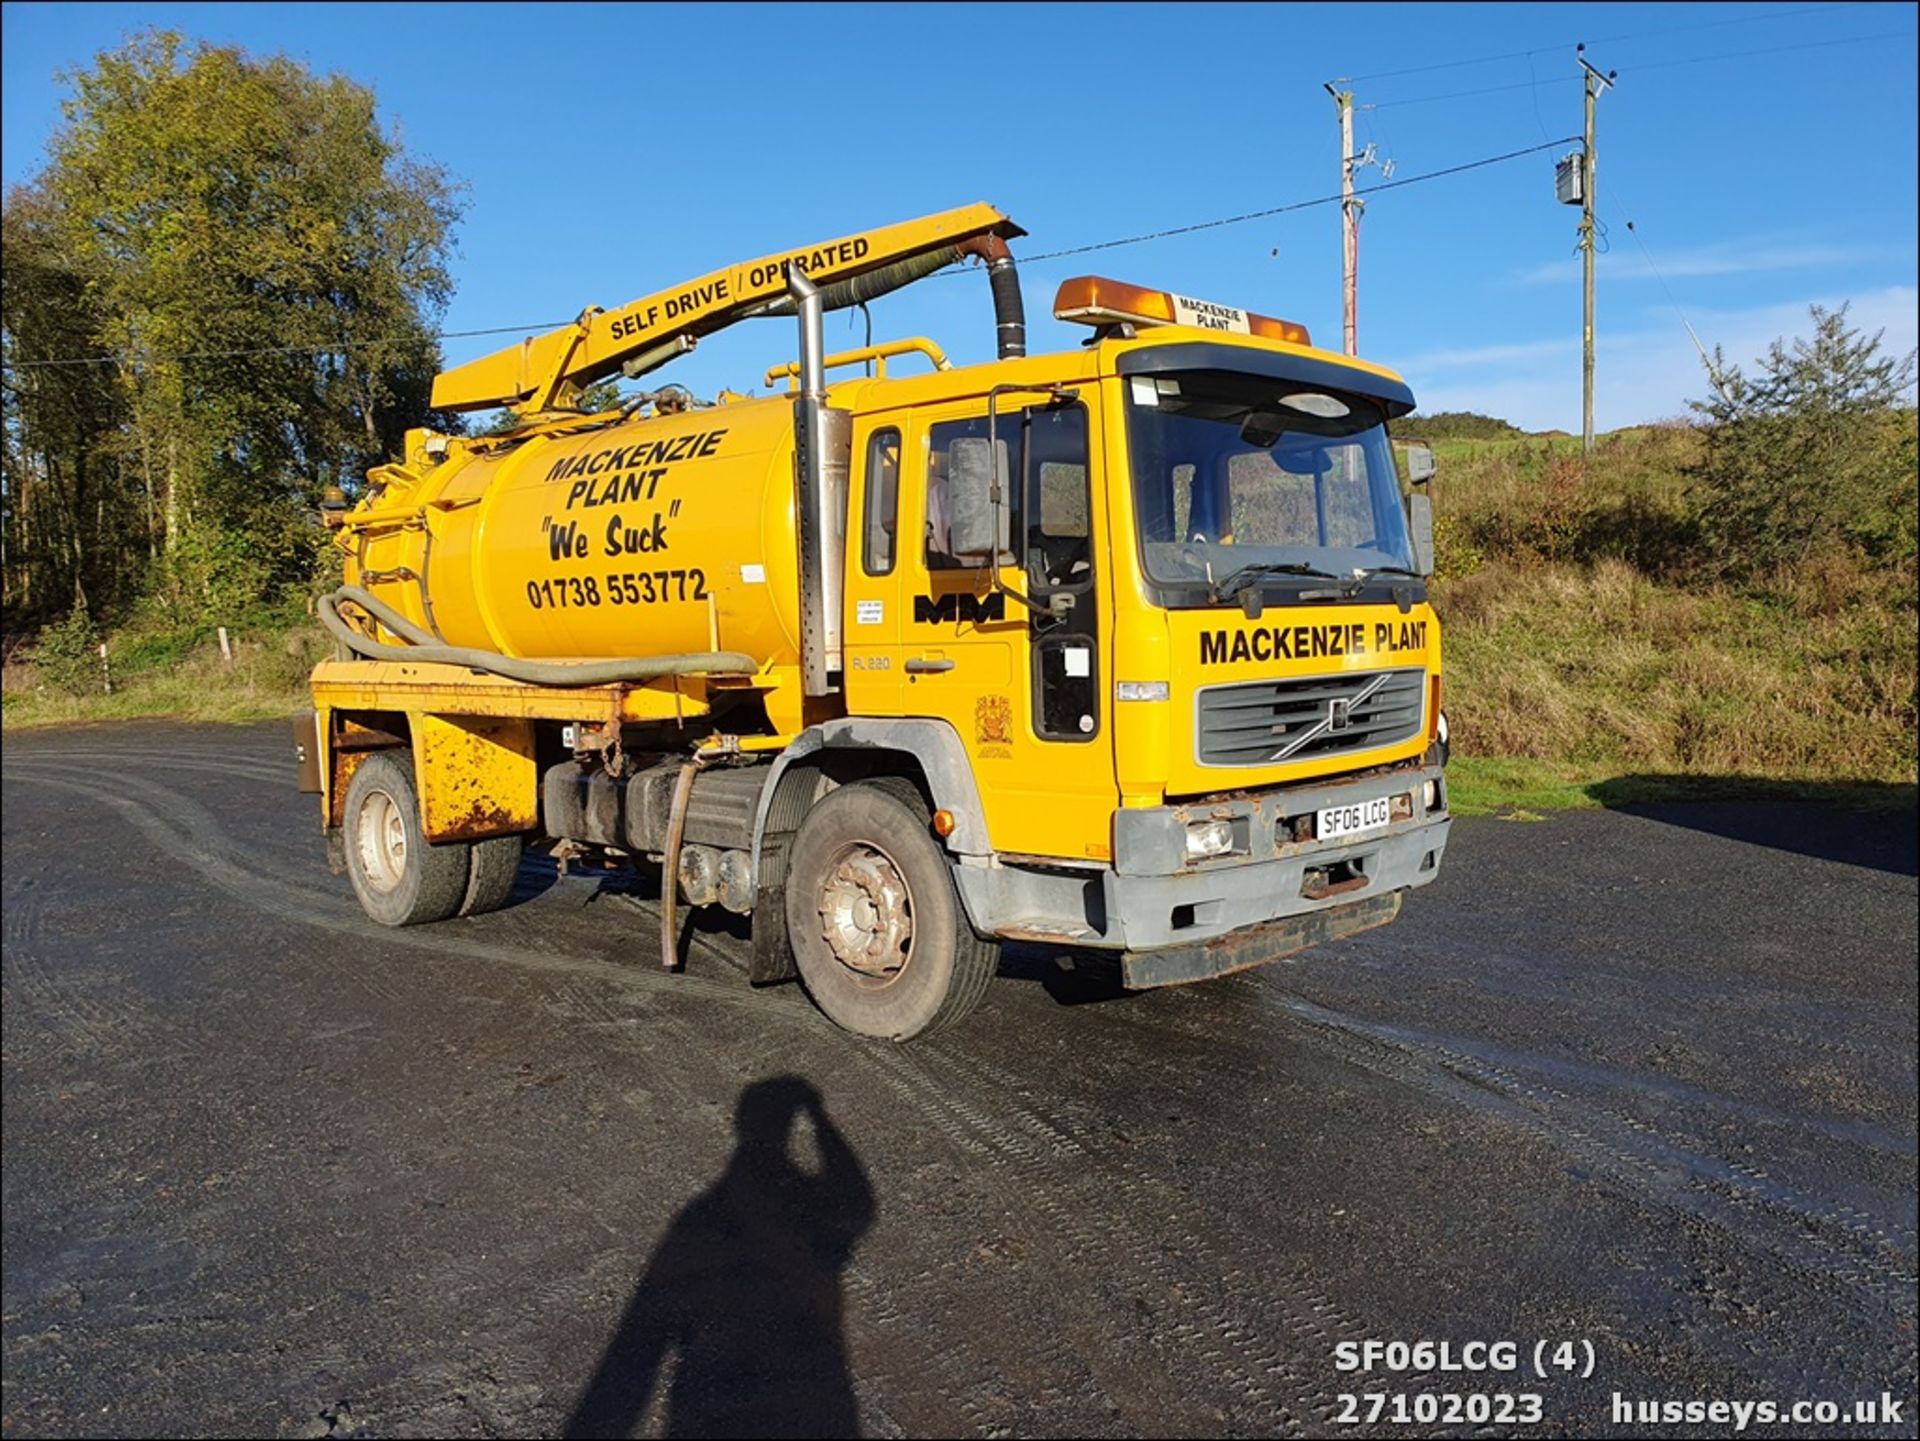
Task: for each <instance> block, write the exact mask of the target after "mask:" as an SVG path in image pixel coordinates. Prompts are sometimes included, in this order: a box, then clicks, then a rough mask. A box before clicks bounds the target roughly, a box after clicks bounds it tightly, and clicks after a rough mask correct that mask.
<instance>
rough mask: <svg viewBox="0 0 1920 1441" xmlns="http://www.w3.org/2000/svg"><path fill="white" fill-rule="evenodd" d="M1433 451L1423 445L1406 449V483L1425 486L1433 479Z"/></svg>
mask: <svg viewBox="0 0 1920 1441" xmlns="http://www.w3.org/2000/svg"><path fill="white" fill-rule="evenodd" d="M1433 472H1434V464H1433V450H1432V448H1431V447H1429V446H1425V445H1410V446H1408V447H1407V483H1408V484H1409V485H1425V484H1426V483H1427V482H1428V481H1430V480H1432V479H1433Z"/></svg>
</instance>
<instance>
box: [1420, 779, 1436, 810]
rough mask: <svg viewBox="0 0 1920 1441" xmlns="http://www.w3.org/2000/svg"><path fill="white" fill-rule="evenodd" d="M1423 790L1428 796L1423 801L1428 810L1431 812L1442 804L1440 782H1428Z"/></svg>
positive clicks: (1423, 797)
mask: <svg viewBox="0 0 1920 1441" xmlns="http://www.w3.org/2000/svg"><path fill="white" fill-rule="evenodd" d="M1423 789H1424V790H1425V792H1426V794H1425V795H1424V796H1422V797H1421V799H1423V800H1424V801H1425V802H1426V804H1427V809H1428V810H1429V811H1431V810H1433V809H1434V808H1435V807H1436V806H1438V805H1439V804H1440V782H1438V781H1428V782H1427V783H1426V785H1425V786H1424V787H1423Z"/></svg>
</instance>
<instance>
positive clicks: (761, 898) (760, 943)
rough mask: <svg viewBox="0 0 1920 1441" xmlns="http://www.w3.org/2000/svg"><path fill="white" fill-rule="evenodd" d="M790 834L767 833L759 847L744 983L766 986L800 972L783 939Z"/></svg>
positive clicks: (785, 934) (790, 948) (785, 927)
mask: <svg viewBox="0 0 1920 1441" xmlns="http://www.w3.org/2000/svg"><path fill="white" fill-rule="evenodd" d="M792 843H793V837H792V836H791V835H783V836H780V837H778V838H776V837H773V836H768V837H767V838H766V840H765V841H764V842H763V843H762V845H761V848H760V875H759V877H758V878H757V885H756V888H755V891H754V896H753V933H752V938H751V940H750V941H749V942H748V946H749V951H748V955H747V983H748V984H749V985H755V986H770V985H772V984H773V983H774V982H775V981H790V980H792V979H793V978H794V977H796V976H798V975H799V974H800V968H799V966H798V965H796V964H795V963H794V959H793V947H792V946H791V945H789V944H788V943H787V886H786V881H787V847H788V846H789V845H791V844H792Z"/></svg>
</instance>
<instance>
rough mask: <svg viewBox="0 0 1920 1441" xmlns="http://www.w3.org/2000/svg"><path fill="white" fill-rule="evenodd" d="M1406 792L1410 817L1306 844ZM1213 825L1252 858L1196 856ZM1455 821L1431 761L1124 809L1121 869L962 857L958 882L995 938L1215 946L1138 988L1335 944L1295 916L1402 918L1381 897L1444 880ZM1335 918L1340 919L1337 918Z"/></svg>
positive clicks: (1341, 920)
mask: <svg viewBox="0 0 1920 1441" xmlns="http://www.w3.org/2000/svg"><path fill="white" fill-rule="evenodd" d="M1428 781H1433V782H1435V789H1436V792H1437V799H1436V804H1435V805H1434V806H1433V808H1432V809H1431V810H1429V809H1428V807H1427V806H1426V804H1425V790H1426V783H1427V782H1428ZM1394 795H1408V796H1410V797H1411V805H1410V807H1409V809H1410V814H1409V815H1408V816H1407V817H1406V818H1405V819H1403V820H1398V821H1395V822H1393V823H1391V824H1390V825H1387V826H1385V827H1384V828H1382V829H1380V830H1376V831H1371V832H1368V833H1367V834H1365V835H1361V836H1357V837H1352V838H1347V839H1340V840H1331V841H1320V840H1317V839H1314V838H1312V837H1311V836H1308V837H1307V838H1305V839H1295V836H1296V835H1297V834H1299V833H1300V832H1301V829H1302V827H1301V825H1300V822H1301V820H1302V818H1303V817H1309V816H1312V815H1314V814H1315V813H1316V812H1318V811H1320V810H1323V809H1325V808H1327V807H1330V806H1337V805H1349V804H1353V803H1356V802H1359V801H1365V800H1371V799H1374V798H1376V797H1379V796H1394ZM1200 820H1224V821H1227V822H1229V823H1230V824H1231V825H1232V826H1233V828H1234V831H1235V835H1236V839H1237V841H1238V842H1239V843H1240V844H1239V853H1238V854H1234V855H1228V856H1221V857H1218V858H1215V859H1211V860H1203V861H1197V862H1190V861H1188V860H1187V859H1186V829H1187V826H1188V825H1189V824H1190V823H1192V822H1194V821H1200ZM1452 824H1453V819H1452V817H1451V816H1450V815H1449V814H1448V813H1447V809H1446V792H1445V780H1444V778H1443V777H1442V774H1441V770H1440V767H1438V766H1426V767H1421V768H1409V769H1405V770H1392V771H1383V772H1380V773H1377V774H1374V775H1368V776H1362V777H1358V778H1355V779H1351V780H1345V781H1338V782H1333V783H1329V784H1321V785H1309V786H1299V787H1291V788H1288V789H1285V790H1277V791H1269V792H1255V793H1250V794H1247V795H1241V796H1226V797H1218V798H1213V799H1209V800H1205V801H1200V802H1193V803H1189V804H1186V805H1180V806H1155V807H1152V808H1149V809H1143V810H1122V811H1119V812H1117V813H1116V814H1115V817H1114V864H1113V865H1112V867H1110V868H1103V869H1100V870H1097V871H1079V872H1069V871H1045V870H1040V869H1037V868H1027V867H1021V866H1012V865H1001V864H989V865H985V866H970V865H961V866H958V867H956V868H955V870H954V880H955V882H956V884H957V885H958V886H959V889H960V894H961V899H962V901H963V903H964V904H965V905H966V908H967V912H968V914H969V916H970V917H971V918H972V920H973V923H974V925H975V927H976V929H978V930H980V931H982V932H985V933H987V934H995V935H1000V936H1004V937H1007V938H1009V939H1016V940H1033V941H1043V942H1044V941H1049V940H1051V941H1058V942H1062V943H1066V944H1071V945H1075V946H1093V947H1099V948H1102V949H1111V950H1119V951H1124V952H1127V953H1128V959H1129V961H1130V960H1132V958H1134V957H1137V956H1140V955H1145V954H1150V953H1153V952H1157V951H1162V950H1166V949H1168V948H1176V947H1177V948H1180V949H1181V950H1183V951H1186V952H1195V951H1196V950H1197V949H1198V948H1208V947H1213V959H1212V961H1204V960H1202V959H1200V958H1198V957H1197V956H1191V955H1190V956H1189V957H1188V958H1187V959H1186V960H1184V961H1181V962H1179V963H1171V962H1170V963H1169V965H1168V966H1166V967H1162V968H1157V969H1156V968H1154V967H1143V966H1139V965H1129V967H1128V968H1129V970H1131V971H1133V972H1135V973H1137V974H1138V975H1140V976H1141V977H1142V978H1143V979H1141V980H1139V981H1137V982H1136V981H1130V982H1129V984H1139V985H1164V984H1167V983H1168V982H1169V981H1171V980H1192V979H1198V978H1199V977H1200V976H1203V975H1214V974H1220V973H1221V972H1223V971H1228V970H1240V969H1243V968H1245V967H1247V966H1251V965H1258V964H1260V962H1261V961H1263V960H1272V959H1275V958H1277V957H1278V956H1281V955H1285V954H1286V953H1287V952H1288V951H1290V950H1298V949H1300V948H1301V947H1302V946H1305V945H1312V944H1315V943H1316V942H1317V940H1321V939H1330V938H1331V935H1318V934H1317V932H1316V928H1314V927H1311V926H1295V927H1292V928H1291V929H1288V928H1285V927H1278V928H1276V927H1275V923H1277V922H1281V921H1284V920H1287V919H1289V918H1308V917H1313V916H1317V915H1321V914H1326V915H1327V916H1328V923H1327V924H1328V925H1329V926H1338V927H1342V929H1337V930H1335V931H1333V932H1332V934H1345V933H1347V932H1348V931H1350V930H1355V929H1363V928H1364V927H1365V926H1370V925H1380V924H1383V923H1384V922H1386V921H1388V920H1391V919H1392V913H1393V911H1394V910H1397V909H1398V902H1397V900H1396V901H1394V902H1393V906H1392V909H1387V908H1386V907H1385V906H1383V905H1375V904H1372V903H1374V902H1378V901H1385V900H1386V899H1387V898H1389V897H1394V896H1397V894H1398V893H1399V892H1401V891H1405V890H1408V889H1411V888H1413V887H1415V886H1423V885H1426V884H1427V883H1428V882H1429V881H1431V880H1433V878H1434V877H1435V876H1437V875H1438V874H1439V873H1440V862H1441V859H1442V858H1443V856H1444V855H1445V853H1446V848H1447V832H1448V830H1449V829H1450V828H1451V826H1452ZM1333 912H1339V913H1340V914H1339V916H1338V917H1337V918H1336V917H1334V916H1333V915H1332V914H1331V913H1333ZM1249 928H1258V929H1261V930H1264V931H1265V935H1264V937H1263V936H1260V935H1253V934H1248V935H1239V934H1238V933H1239V932H1242V931H1247V930H1249ZM1322 929H1324V928H1322ZM1296 933H1298V934H1297V935H1296ZM1299 936H1306V937H1307V939H1299V938H1298V937H1299ZM1216 942H1220V943H1222V944H1220V945H1219V946H1214V944H1213V943H1216ZM1263 952H1265V953H1263ZM1214 962H1218V964H1214ZM1123 964H1126V962H1123ZM1208 965H1211V966H1212V969H1206V968H1205V967H1206V966H1208ZM1160 971H1165V972H1167V973H1168V975H1167V979H1166V980H1150V979H1145V977H1147V976H1148V975H1151V974H1157V973H1159V972H1160ZM1175 972H1179V974H1174V973H1175Z"/></svg>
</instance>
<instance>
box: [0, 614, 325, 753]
mask: <svg viewBox="0 0 1920 1441" xmlns="http://www.w3.org/2000/svg"><path fill="white" fill-rule="evenodd" d="M88 639H89V640H90V641H92V642H94V643H97V641H98V639H99V637H97V636H96V637H89V638H88ZM227 639H228V643H229V645H230V646H231V648H232V651H233V659H232V660H231V661H228V660H227V659H226V658H225V657H224V656H222V654H221V652H220V640H219V633H218V630H217V629H216V628H215V627H213V626H211V625H204V624H191V625H174V626H169V625H166V624H165V623H163V622H155V621H147V622H145V623H144V624H143V623H135V624H133V625H130V626H128V627H126V628H123V629H120V630H116V631H113V632H111V633H108V634H107V635H106V636H105V640H106V643H107V670H108V673H109V674H110V675H111V677H112V681H113V690H112V692H111V693H110V694H109V693H108V692H107V690H106V688H105V684H104V681H103V677H102V675H101V669H100V660H99V657H98V655H97V653H94V652H92V651H91V649H87V650H85V651H84V653H83V652H82V648H81V647H80V646H79V645H77V644H75V645H73V646H71V647H70V649H71V650H72V651H73V652H74V653H73V654H71V655H65V656H61V657H60V658H59V659H58V661H57V662H56V663H49V662H48V660H47V659H46V658H45V657H44V656H43V657H42V659H41V660H40V661H39V663H38V664H36V663H34V662H33V661H32V660H25V661H20V660H14V659H10V660H9V662H8V664H7V667H6V680H5V690H4V696H3V700H4V704H0V723H4V725H5V728H6V729H7V730H18V729H25V728H28V727H34V726H51V725H76V724H81V723H85V722H89V721H109V720H132V719H136V718H140V717H156V716H164V717H170V718H172V719H175V720H191V721H227V722H240V721H255V720H264V719H268V718H270V717H281V716H288V715H291V714H292V713H293V712H294V711H296V710H298V709H299V708H300V707H301V706H303V705H305V704H306V695H307V672H308V671H310V670H311V669H312V668H313V663H314V662H315V661H316V660H318V659H319V658H320V657H321V656H322V655H325V654H326V653H327V652H328V649H329V647H328V645H327V642H326V638H325V637H324V636H323V635H322V634H321V633H320V629H319V627H318V626H316V625H314V624H313V623H312V622H311V621H310V620H308V618H307V616H306V614H305V608H304V606H302V605H298V604H288V605H281V606H270V607H261V608H260V609H258V610H256V611H253V612H250V613H248V614H246V615H243V616H239V617H236V620H235V623H234V624H233V625H230V626H229V627H228V633H227Z"/></svg>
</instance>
